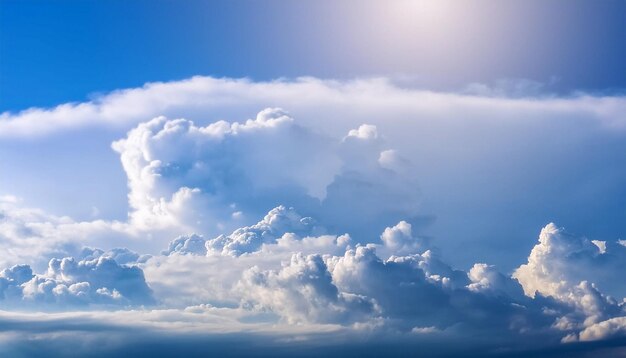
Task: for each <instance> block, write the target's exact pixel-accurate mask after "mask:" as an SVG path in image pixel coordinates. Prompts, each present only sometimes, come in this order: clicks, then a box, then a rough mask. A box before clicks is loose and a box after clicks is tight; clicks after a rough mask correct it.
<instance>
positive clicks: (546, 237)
mask: <svg viewBox="0 0 626 358" xmlns="http://www.w3.org/2000/svg"><path fill="white" fill-rule="evenodd" d="M625 254H626V250H624V247H623V246H621V245H619V244H618V243H615V244H613V245H611V244H609V245H608V247H607V245H606V244H603V245H598V244H597V243H595V242H593V241H592V240H589V239H587V238H584V237H577V236H574V235H571V234H568V233H567V232H565V231H564V230H563V229H560V228H558V227H557V226H556V225H555V224H552V223H551V224H548V225H547V226H546V227H544V228H543V229H542V230H541V234H540V235H539V242H538V243H537V245H535V247H534V248H533V249H532V251H531V253H530V255H529V257H528V263H527V264H524V265H521V266H520V267H519V268H518V269H517V270H516V271H515V273H514V274H513V277H515V278H516V279H517V280H518V281H519V282H520V283H521V284H522V287H523V288H524V292H525V293H526V294H527V295H529V296H531V297H533V296H534V295H535V294H536V293H541V294H543V295H546V296H551V297H554V298H556V299H558V300H560V301H563V302H566V303H568V304H570V305H572V306H574V307H576V308H577V309H578V310H579V311H580V312H581V313H582V314H583V316H582V318H583V320H584V322H583V324H584V325H590V324H593V323H597V322H598V321H601V320H603V319H606V318H608V317H612V316H614V315H616V314H619V313H620V311H621V308H620V307H619V305H618V301H616V300H615V299H614V298H612V297H611V296H608V295H606V294H603V293H602V292H601V289H599V287H600V288H603V289H602V291H604V292H613V293H615V294H617V295H618V296H617V297H619V298H620V300H621V298H622V297H624V291H623V287H621V286H619V285H618V286H615V285H614V284H612V282H611V281H614V280H619V272H620V271H622V270H623V269H624V258H625V257H626V256H624V255H625ZM562 323H563V322H562Z"/></svg>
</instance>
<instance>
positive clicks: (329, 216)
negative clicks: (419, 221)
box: [113, 108, 419, 251]
mask: <svg viewBox="0 0 626 358" xmlns="http://www.w3.org/2000/svg"><path fill="white" fill-rule="evenodd" d="M382 143H383V141H382V139H381V138H380V137H379V136H378V134H377V130H376V127H375V126H368V125H364V126H361V127H359V129H355V130H354V131H351V132H350V133H349V134H348V136H346V137H345V138H344V139H337V138H336V139H333V138H332V137H328V136H326V135H322V134H320V133H317V132H315V131H313V130H311V129H309V128H306V127H302V126H299V125H297V124H296V123H295V121H294V120H293V119H292V118H291V117H290V116H289V115H288V114H287V113H286V112H285V111H283V110H281V109H276V108H268V109H265V110H262V111H261V112H259V113H258V115H257V116H256V118H255V119H250V120H248V121H246V122H244V123H239V122H234V123H227V122H224V121H219V122H215V123H212V124H209V125H208V126H205V127H199V126H196V125H195V124H194V123H193V122H192V121H189V120H185V119H176V120H167V119H166V118H164V117H159V118H155V119H153V120H151V121H149V122H146V123H142V124H140V125H139V126H137V127H136V128H135V129H133V130H131V131H130V132H129V133H128V135H127V137H126V138H125V139H122V140H119V141H116V142H114V143H113V148H114V149H115V150H116V151H117V152H118V153H119V154H120V157H121V160H122V164H123V167H124V170H125V171H126V174H127V177H128V185H129V189H130V193H129V205H130V208H131V212H130V224H131V225H132V226H133V227H134V228H137V229H139V230H144V231H146V230H152V231H154V230H158V229H162V230H167V229H171V228H175V229H176V230H178V232H180V231H185V230H186V231H192V232H193V231H195V232H200V233H202V234H204V235H214V234H217V233H220V232H223V231H224V230H230V229H235V228H237V227H239V226H240V225H241V223H245V222H250V219H251V218H254V217H257V216H258V215H261V214H262V213H264V212H266V211H267V210H269V209H271V208H272V207H276V206H278V205H283V204H284V205H286V206H293V207H298V208H299V210H301V211H302V212H303V213H304V215H305V216H316V217H318V218H319V219H320V220H321V221H323V222H324V223H325V225H328V226H329V228H331V229H333V230H344V231H353V232H354V231H355V230H361V232H355V233H358V234H360V235H361V236H362V237H364V238H367V239H369V240H375V237H371V236H370V237H367V236H366V235H364V234H363V233H364V232H367V231H368V230H369V229H374V230H380V229H382V228H384V227H385V226H386V225H389V224H391V223H392V222H393V221H397V220H399V218H400V217H406V218H408V219H414V218H416V217H417V216H419V191H418V190H417V185H416V183H415V180H414V178H412V177H411V176H410V175H407V174H406V173H401V172H400V171H395V170H394V169H393V165H391V166H390V163H392V162H393V160H391V161H390V160H385V161H383V164H384V165H383V164H381V163H379V161H378V159H379V157H380V156H381V145H382ZM383 157H388V154H383ZM355 208H359V211H360V213H359V215H352V212H353V211H354V210H355ZM268 220H269V219H268ZM298 220H299V219H298ZM259 225H261V223H260V224H259ZM298 225H305V226H306V225H309V224H306V223H299V224H298ZM251 230H261V231H263V230H265V229H263V228H257V229H255V228H251ZM298 230H299V229H298ZM298 230H295V231H293V230H292V232H298ZM265 231H267V230H265ZM271 231H272V230H269V231H268V232H271ZM168 232H169V231H168ZM259 233H260V232H259ZM233 235H234V236H231V237H222V238H218V239H215V240H212V241H210V242H209V244H207V245H208V246H207V247H208V248H209V249H211V250H216V249H220V250H222V249H223V250H231V249H232V250H235V251H237V250H244V251H245V248H241V249H237V248H235V246H236V245H243V244H244V243H245V242H246V241H247V240H252V241H254V243H252V244H256V245H259V244H261V243H262V240H261V241H259V240H253V239H252V238H249V239H245V238H243V236H241V235H244V234H243V233H233ZM245 235H251V234H245ZM235 236H238V238H234V237H235ZM237 242H238V243H237ZM229 245H230V246H229ZM218 246H219V248H218ZM231 246H232V248H231Z"/></svg>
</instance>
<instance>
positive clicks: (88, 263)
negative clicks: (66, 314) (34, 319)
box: [0, 255, 154, 309]
mask: <svg viewBox="0 0 626 358" xmlns="http://www.w3.org/2000/svg"><path fill="white" fill-rule="evenodd" d="M0 289H1V296H2V297H3V298H4V300H3V302H2V303H0V304H2V305H3V306H5V307H16V308H17V307H19V308H22V309H23V308H30V309H36V308H51V309H59V308H71V307H79V306H93V305H104V306H130V305H144V304H152V303H154V299H153V297H152V291H151V290H150V288H149V287H148V286H147V284H146V282H145V279H144V275H143V271H142V270H141V269H140V268H139V267H136V266H126V265H120V264H118V263H117V262H115V260H114V259H112V258H110V257H109V256H106V255H101V256H99V257H97V258H94V259H91V260H81V261H77V260H75V259H74V258H71V257H66V258H63V259H52V260H50V263H49V264H48V270H47V272H46V273H44V274H41V275H37V274H33V271H32V269H31V268H30V266H28V265H16V266H13V267H11V268H8V269H4V270H3V271H2V272H0Z"/></svg>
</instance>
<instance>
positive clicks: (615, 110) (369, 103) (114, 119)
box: [0, 76, 626, 137]
mask: <svg viewBox="0 0 626 358" xmlns="http://www.w3.org/2000/svg"><path fill="white" fill-rule="evenodd" d="M516 83H520V84H521V85H517V84H513V85H511V83H510V82H507V83H506V84H504V86H505V87H511V86H513V93H515V94H517V93H528V90H527V89H528V88H530V89H532V91H531V92H530V93H531V94H533V95H536V96H537V89H538V88H539V87H538V86H537V84H535V83H533V82H531V81H525V82H524V81H522V82H516ZM520 86H521V87H520ZM518 87H519V88H518ZM471 88H472V92H473V93H476V92H478V93H479V94H485V92H486V93H487V94H488V95H492V94H493V93H494V90H492V89H490V88H489V87H487V86H484V85H480V84H474V85H473V87H471ZM507 91H508V90H507ZM495 93H496V94H498V95H502V94H503V93H504V94H506V93H507V92H501V91H500V90H496V92H495ZM303 98H305V99H306V101H303V100H302V99H303ZM346 101H348V102H351V104H352V106H353V108H358V110H359V111H362V112H367V111H371V109H372V108H390V107H392V106H393V107H396V108H398V109H399V110H400V111H406V110H411V111H415V110H416V109H418V110H419V111H421V112H424V113H433V114H436V113H441V112H442V111H453V112H456V113H462V112H463V111H465V110H468V109H471V110H476V109H478V110H479V111H484V112H486V113H489V112H490V111H491V112H493V111H497V112H502V111H505V110H506V111H508V110H522V111H525V112H536V111H539V112H541V111H544V112H548V113H557V114H568V113H569V114H571V113H576V112H587V113H590V114H592V115H593V116H595V117H597V118H598V119H600V120H605V121H607V122H608V123H609V124H617V125H620V121H619V120H618V119H617V118H618V117H619V116H618V115H617V114H619V113H620V112H623V110H624V106H626V103H625V101H624V99H623V98H620V97H609V96H607V97H594V96H589V95H580V96H578V97H574V98H565V99H562V98H541V97H540V98H539V99H535V98H518V99H511V98H507V97H502V98H493V99H492V100H491V101H484V100H483V99H482V98H481V97H478V96H473V95H464V94H455V93H437V92H432V91H427V90H420V89H410V88H401V87H398V86H396V85H394V84H393V83H392V82H391V81H389V80H388V79H385V78H372V79H359V80H353V81H345V82H342V81H334V80H320V79H315V78H310V77H303V78H298V79H295V80H278V81H268V82H252V81H250V80H248V79H228V78H224V79H218V78H211V77H202V76H196V77H192V78H190V79H186V80H182V81H175V82H155V83H148V84H146V85H144V86H143V87H141V88H134V89H126V90H118V91H114V92H111V93H109V94H106V95H103V96H99V97H97V98H96V99H94V100H92V101H90V102H82V103H66V104H62V105H59V106H57V107H54V108H51V109H40V108H31V109H28V110H24V111H22V112H19V113H10V112H5V113H2V114H1V115H0V136H3V137H7V136H33V135H45V134H47V133H51V132H55V131H59V130H68V129H72V128H76V127H85V126H94V125H99V126H118V127H119V126H122V125H128V124H131V125H132V124H136V123H139V122H141V121H144V120H145V119H146V118H152V117H156V116H159V115H168V116H169V115H174V116H180V115H189V114H192V113H198V112H203V113H211V112H213V113H220V112H221V111H224V110H226V109H230V110H231V111H232V110H233V109H235V108H237V107H239V108H242V107H248V108H250V107H249V106H254V107H257V108H258V107H260V106H266V105H267V104H268V103H269V104H280V105H282V106H285V107H288V108H293V109H294V110H296V109H300V108H315V107H319V106H320V105H321V104H330V105H332V106H333V107H335V108H336V107H337V105H338V104H341V103H345V102H346ZM444 103H445V105H446V106H447V107H448V108H447V109H444V108H443V107H444V106H442V104H444ZM254 107H253V108H254ZM335 108H333V109H335ZM616 119H617V120H616Z"/></svg>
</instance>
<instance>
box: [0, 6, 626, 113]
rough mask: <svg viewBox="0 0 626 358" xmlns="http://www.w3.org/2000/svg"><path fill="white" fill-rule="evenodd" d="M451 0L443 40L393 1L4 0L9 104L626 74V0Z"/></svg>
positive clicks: (4, 105) (573, 84)
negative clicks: (396, 13)
mask: <svg viewBox="0 0 626 358" xmlns="http://www.w3.org/2000/svg"><path fill="white" fill-rule="evenodd" d="M443 3H444V4H445V6H447V7H451V8H454V9H453V10H451V11H450V12H451V13H452V15H453V16H451V17H452V20H453V21H455V22H456V26H454V24H450V23H446V24H445V25H442V26H441V27H444V28H445V27H449V28H451V29H450V31H439V29H437V28H435V29H434V30H432V29H431V30H432V31H433V32H434V33H437V32H440V35H441V36H442V38H440V39H437V40H438V41H436V42H435V41H431V39H429V38H428V37H424V36H421V34H420V31H419V30H420V29H419V26H416V27H413V28H412V27H411V26H408V27H406V28H404V29H400V30H398V31H403V32H404V33H402V34H401V35H398V33H397V31H396V30H395V29H394V26H395V27H399V24H398V19H397V18H394V17H393V11H392V10H390V8H392V7H393V5H387V6H383V5H381V4H379V3H377V2H374V1H341V2H339V3H336V2H333V1H298V2H285V1H263V2H261V1H240V0H236V1H228V2H219V1H210V2H206V1H193V0H192V1H185V2H184V3H182V4H181V3H178V2H174V1H142V0H138V1H133V2H130V3H129V2H127V1H117V0H114V1H107V2H106V3H105V2H99V1H86V2H85V1H65V0H63V1H54V2H51V1H44V2H42V1H29V0H27V1H12V0H7V1H3V5H2V13H1V14H0V16H2V24H1V25H0V26H1V31H0V33H1V36H2V42H1V44H0V46H2V47H1V53H2V68H1V69H0V71H1V72H0V76H1V77H2V87H1V90H2V102H1V103H0V109H1V110H11V111H17V110H21V109H25V108H28V107H30V106H52V105H55V104H58V103H63V102H69V101H80V100H85V99H87V98H89V95H90V94H93V93H98V92H108V91H111V90H115V89H119V88H127V87H136V86H141V85H142V84H143V83H145V82H151V81H169V80H177V79H183V78H187V77H190V76H193V75H209V76H216V77H222V76H226V77H235V78H238V77H250V78H254V79H258V80H265V79H273V78H277V77H297V76H304V75H310V76H317V77H322V78H352V77H355V76H371V75H385V76H389V75H396V76H401V75H402V76H407V77H413V78H415V79H416V80H417V83H418V84H419V85H422V86H428V87H429V88H437V89H441V88H444V89H450V88H452V89H458V88H460V87H462V86H464V85H466V84H467V83H471V82H481V83H489V82H493V81H495V80H498V79H502V78H526V79H532V80H535V81H539V82H546V83H549V82H551V81H553V80H554V81H556V83H555V84H554V85H552V86H551V87H550V90H551V91H559V92H565V93H567V92H571V91H576V90H592V91H607V90H617V91H618V90H621V89H623V87H624V83H626V75H624V74H623V73H624V71H621V67H622V65H623V61H622V59H623V57H624V51H625V50H624V48H626V43H625V41H626V40H625V38H626V34H625V33H624V32H625V31H626V30H625V29H624V26H623V24H624V21H625V18H624V17H625V16H626V15H625V13H626V9H625V6H626V5H624V2H623V1H601V2H597V3H596V2H593V3H592V2H589V1H578V0H576V1H568V2H567V5H568V6H564V1H555V0H549V1H510V2H498V1H473V2H469V3H466V4H454V5H452V3H450V2H446V1H444V2H443ZM439 6H442V7H445V6H444V5H439ZM424 12H425V13H426V16H431V15H430V14H429V13H428V11H424ZM411 16H413V18H411ZM422 20H423V19H422V18H420V17H419V16H415V15H409V16H408V18H406V19H401V20H400V21H405V22H407V23H419V22H421V21H422ZM452 20H450V21H452ZM400 25H406V24H400ZM414 25H415V24H414ZM361 34H363V36H362V35H361ZM392 45H393V46H392ZM460 59H462V61H460Z"/></svg>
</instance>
